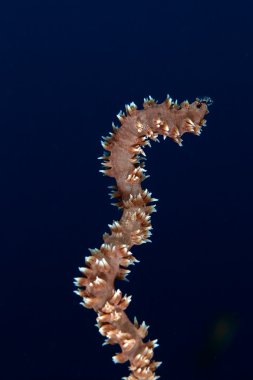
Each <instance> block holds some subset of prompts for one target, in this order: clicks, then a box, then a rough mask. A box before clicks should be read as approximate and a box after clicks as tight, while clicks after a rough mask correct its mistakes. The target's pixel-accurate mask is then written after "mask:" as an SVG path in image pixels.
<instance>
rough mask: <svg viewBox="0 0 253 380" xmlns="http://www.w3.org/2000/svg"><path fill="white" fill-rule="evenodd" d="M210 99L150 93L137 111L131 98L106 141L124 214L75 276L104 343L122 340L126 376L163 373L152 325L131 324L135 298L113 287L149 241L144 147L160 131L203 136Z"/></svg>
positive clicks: (107, 169)
mask: <svg viewBox="0 0 253 380" xmlns="http://www.w3.org/2000/svg"><path fill="white" fill-rule="evenodd" d="M209 104H210V99H209V98H204V99H196V101H195V102H193V103H192V104H189V103H188V102H187V101H185V102H183V103H181V104H180V105H178V104H177V102H173V101H172V99H171V98H170V97H167V98H166V100H165V101H164V102H163V103H161V104H157V102H155V101H154V99H152V98H151V97H149V98H148V99H144V104H143V106H144V109H142V110H137V107H136V105H135V104H134V103H131V104H130V105H127V106H126V115H125V114H124V113H122V112H120V113H119V114H118V115H117V117H118V119H119V120H120V123H121V126H120V128H117V127H115V126H114V125H113V132H111V133H110V135H109V136H108V137H106V138H104V140H103V141H102V145H103V148H104V150H105V152H104V155H103V156H102V157H100V158H101V159H103V163H102V165H103V167H104V169H103V170H102V172H103V173H104V174H105V175H108V176H110V177H114V178H115V180H116V186H112V193H111V197H112V198H116V199H117V202H116V205H117V206H118V207H119V208H120V209H122V210H123V214H122V217H121V219H120V220H119V221H114V222H113V224H112V225H109V227H110V230H111V232H110V234H108V233H105V234H104V236H103V240H104V243H103V244H102V245H101V247H100V248H99V249H93V250H91V256H88V257H86V258H85V263H86V266H85V267H83V268H79V269H80V271H81V272H82V274H83V277H80V278H76V279H75V284H76V285H77V286H78V290H77V291H76V293H77V294H78V295H80V296H81V297H82V298H83V303H82V304H83V306H85V307H87V308H92V309H94V310H95V311H96V312H97V314H98V317H97V326H98V328H99V332H100V333H101V334H102V335H104V336H105V337H106V341H105V344H116V343H117V344H119V346H120V348H121V352H120V353H118V354H116V355H115V356H114V357H113V360H114V362H115V363H123V362H126V361H129V362H130V367H129V369H130V371H131V373H130V375H129V376H128V377H127V378H124V379H125V380H137V379H139V380H141V379H146V380H155V379H158V378H159V376H156V375H155V370H156V368H157V367H158V366H159V365H160V362H156V361H154V360H153V354H154V348H155V347H156V346H157V341H156V340H149V341H147V342H144V338H145V337H146V335H147V330H148V327H147V326H146V324H145V322H143V323H142V324H141V325H139V324H138V322H137V320H136V319H135V321H134V322H133V323H132V322H131V321H130V320H129V319H128V317H127V315H126V313H125V310H126V308H127V307H128V305H129V303H130V300H131V297H130V296H126V295H125V296H123V295H122V293H121V291H120V290H119V289H118V290H115V288H114V282H115V279H116V278H117V279H126V276H127V275H128V273H129V272H130V271H129V270H128V269H126V268H128V267H129V266H130V265H131V264H134V263H135V262H136V261H137V260H136V258H135V257H134V256H133V254H132V253H131V252H130V249H131V247H132V246H133V245H139V244H143V243H146V242H148V241H150V240H149V237H150V235H151V229H152V227H151V221H150V214H151V213H152V212H154V211H155V206H154V205H151V204H150V203H152V202H154V201H156V199H154V198H152V196H151V193H149V192H148V190H143V189H142V188H141V182H142V181H144V179H145V178H147V175H146V174H145V172H146V170H145V168H144V167H145V162H144V161H143V160H144V159H145V152H144V148H145V146H146V145H150V142H149V141H150V140H154V141H156V140H157V139H158V135H162V136H163V138H164V139H165V138H166V137H170V138H172V139H173V140H174V141H175V142H177V143H178V144H179V145H182V139H181V137H182V135H183V134H184V133H186V132H191V133H194V134H195V135H199V134H200V132H201V128H202V126H203V125H205V120H204V116H205V114H207V113H208V105H209Z"/></svg>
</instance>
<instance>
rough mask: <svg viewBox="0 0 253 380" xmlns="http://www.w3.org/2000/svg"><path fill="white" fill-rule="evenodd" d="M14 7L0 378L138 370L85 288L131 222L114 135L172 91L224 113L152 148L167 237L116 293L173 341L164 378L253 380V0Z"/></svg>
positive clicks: (1, 56)
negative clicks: (106, 144)
mask: <svg viewBox="0 0 253 380" xmlns="http://www.w3.org/2000/svg"><path fill="white" fill-rule="evenodd" d="M1 4H2V5H1V10H0V79H1V81H0V155H1V156H0V181H1V184H0V201H1V277H0V278H1V294H2V295H1V298H0V307H1V313H0V321H1V331H2V332H1V335H2V336H1V337H0V342H1V346H2V347H1V356H0V361H1V366H0V377H1V379H4V380H14V379H15V380H31V379H36V380H58V379H60V380H81V379H89V380H98V379H105V380H111V379H115V380H116V379H120V377H121V376H124V375H126V374H127V373H128V370H127V367H126V366H120V365H118V366H115V365H114V364H113V363H112V361H111V356H112V355H113V354H114V353H115V352H118V351H119V348H118V347H116V346H113V347H102V346H101V343H102V341H103V339H102V337H101V336H100V335H99V334H98V331H97V328H96V327H94V323H95V313H94V312H93V311H87V310H84V309H82V308H81V307H80V306H79V304H78V303H79V301H80V300H79V299H78V298H77V297H76V296H75V295H74V294H73V293H72V291H73V285H72V279H73V277H75V276H77V275H78V270H77V268H78V266H81V265H82V264H83V258H84V256H86V255H88V253H89V252H88V247H92V248H94V247H99V246H100V244H101V242H102V239H101V238H102V234H103V233H104V232H105V231H107V230H108V227H107V224H108V223H111V222H112V220H113V219H117V218H119V217H120V213H118V211H117V210H116V209H115V208H113V207H112V206H110V200H109V197H108V194H107V193H108V189H107V186H108V185H112V184H113V181H112V179H110V178H108V177H103V176H102V175H101V174H100V173H99V172H98V170H99V169H100V162H99V161H97V157H98V156H100V155H101V152H102V147H101V146H100V139H101V136H102V135H106V134H108V132H109V131H110V130H111V121H112V120H114V121H115V116H114V115H116V114H117V113H118V111H119V110H120V109H123V107H124V104H125V103H129V102H131V101H134V102H135V103H136V104H137V105H138V106H141V104H142V100H143V97H146V96H148V95H149V94H150V95H152V96H153V97H155V98H156V99H158V100H159V102H160V101H163V100H164V98H165V96H166V94H167V93H169V94H170V95H171V96H172V97H173V98H174V99H178V100H179V101H182V100H185V99H189V100H190V101H193V100H194V99H195V97H196V96H200V97H201V96H204V95H207V96H210V97H211V98H213V99H214V104H213V105H212V107H211V108H210V111H211V112H210V114H209V115H208V126H207V127H206V129H205V130H204V132H203V134H202V135H201V137H200V138H197V137H195V136H192V135H185V136H184V147H183V148H179V147H178V146H177V145H176V144H175V143H173V142H172V141H165V142H163V143H161V144H153V147H152V149H151V150H150V149H149V148H147V155H148V161H147V169H148V172H149V174H150V175H151V177H150V178H149V179H148V180H146V181H145V182H144V184H143V185H144V187H148V189H149V190H150V191H152V193H153V195H154V196H155V197H157V198H159V202H158V205H157V209H158V213H157V214H153V218H152V223H153V227H154V230H153V232H154V234H153V239H152V240H153V242H152V244H146V245H142V246H140V247H135V248H134V249H133V253H134V254H135V255H136V257H137V258H138V259H140V260H141V262H140V264H138V265H137V266H136V267H134V269H133V272H132V273H131V275H130V277H129V279H130V282H129V283H120V284H117V286H120V287H121V288H122V289H123V290H124V292H127V293H128V294H133V301H132V304H131V306H130V307H129V314H130V316H131V318H133V316H134V315H136V316H137V317H138V319H139V321H142V320H145V321H146V322H147V324H149V325H151V327H150V335H149V336H150V337H151V338H152V339H154V338H159V343H160V347H159V348H158V349H157V353H156V358H157V360H162V361H163V366H162V367H160V370H159V374H160V375H161V376H162V379H168V380H169V379H170V380H185V379H187V380H200V379H201V380H224V379H230V380H233V379H240V380H248V379H253V364H252V344H253V342H252V340H253V306H252V290H253V280H252V271H253V256H252V189H253V186H252V163H253V160H252V156H253V153H252V137H253V132H252V130H253V125H252V109H253V107H252V104H253V97H252V85H253V76H252V67H253V66H252V63H253V62H252V57H253V55H252V37H253V33H252V27H251V25H250V24H251V22H252V6H251V2H250V1H248V2H247V1H240V2H226V1H225V2H220V3H219V4H217V3H216V2H211V1H208V2H207V1H205V2H203V1H181V2H177V1H159V0H158V1H146V2H142V1H139V2H136V3H135V2H121V1H117V2H116V1H115V2H112V1H111V2H110V1H109V2H94V3H92V2H85V1H80V0H79V1H77V0H72V1H64V0H62V1H53V0H51V1H45V0H44V1H37V0H34V1H31V2H29V1H16V2H14V1H8V2H7V1H6V2H5V4H3V3H1Z"/></svg>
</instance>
